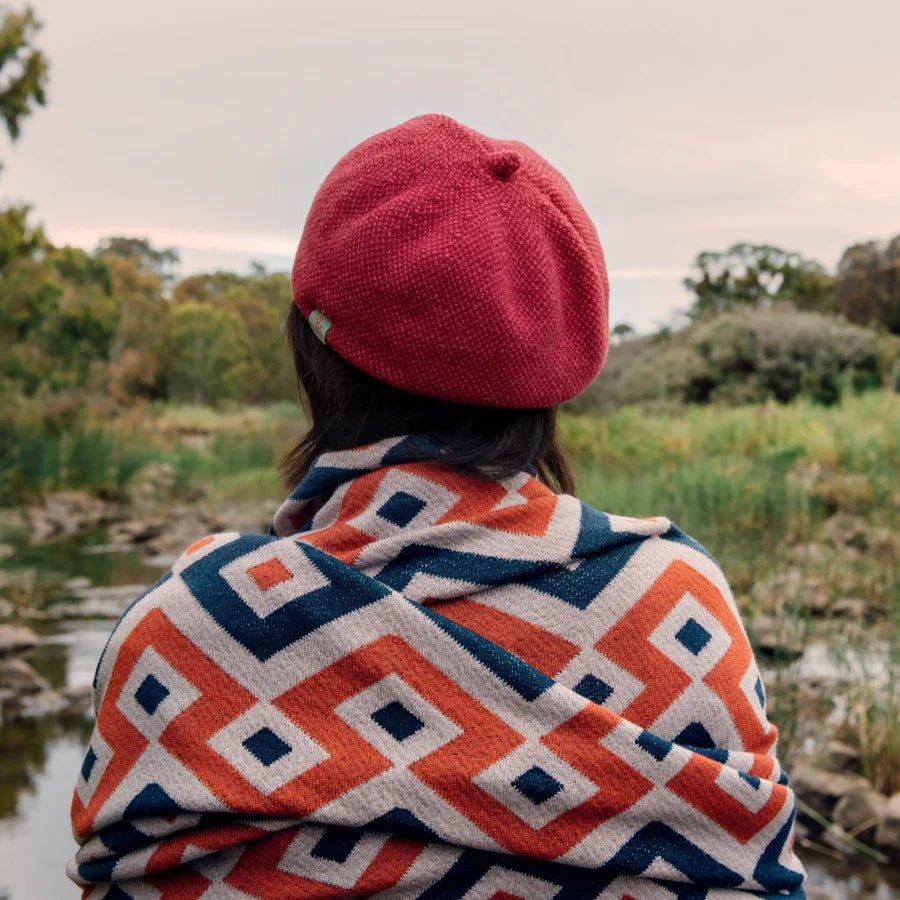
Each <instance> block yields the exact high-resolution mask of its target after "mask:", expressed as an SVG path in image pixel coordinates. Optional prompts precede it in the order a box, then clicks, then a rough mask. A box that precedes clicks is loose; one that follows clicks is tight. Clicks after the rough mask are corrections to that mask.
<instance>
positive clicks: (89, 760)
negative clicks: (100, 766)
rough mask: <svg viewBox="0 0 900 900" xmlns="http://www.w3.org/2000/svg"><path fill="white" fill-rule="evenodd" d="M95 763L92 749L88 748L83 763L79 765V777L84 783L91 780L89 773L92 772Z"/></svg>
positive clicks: (95, 759) (95, 758)
mask: <svg viewBox="0 0 900 900" xmlns="http://www.w3.org/2000/svg"><path fill="white" fill-rule="evenodd" d="M96 763H97V754H96V753H94V748H93V747H88V752H87V753H86V754H85V757H84V762H83V763H82V764H81V777H82V778H83V779H84V780H85V781H90V780H91V772H93V771H94V766H95V765H96Z"/></svg>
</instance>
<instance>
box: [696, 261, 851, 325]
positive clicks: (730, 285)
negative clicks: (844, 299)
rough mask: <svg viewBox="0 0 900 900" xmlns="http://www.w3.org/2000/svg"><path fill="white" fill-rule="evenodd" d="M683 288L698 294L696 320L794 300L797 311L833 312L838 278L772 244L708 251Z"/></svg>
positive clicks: (816, 264)
mask: <svg viewBox="0 0 900 900" xmlns="http://www.w3.org/2000/svg"><path fill="white" fill-rule="evenodd" d="M693 268H694V271H693V272H692V274H691V275H689V276H688V277H687V278H685V279H684V286H685V287H686V288H687V289H688V290H689V291H691V293H693V295H694V305H693V307H692V309H691V312H690V315H691V318H693V319H698V318H703V317H705V316H707V315H715V314H717V313H721V312H726V311H730V310H735V309H741V308H753V309H755V308H758V307H763V306H769V305H771V304H772V303H774V302H775V301H790V302H791V303H792V304H793V305H794V306H795V307H797V308H798V309H805V310H812V311H817V312H830V311H832V310H833V308H834V279H833V278H832V276H830V275H829V274H828V273H827V272H826V271H825V269H824V268H823V267H822V266H821V265H820V264H819V263H817V262H816V261H815V260H811V259H806V258H804V257H803V256H801V255H800V254H799V253H795V252H792V251H788V250H783V249H782V248H781V247H774V246H772V245H769V244H735V245H733V246H732V247H729V248H728V249H727V250H726V251H724V252H709V251H704V252H703V253H700V254H698V256H697V258H696V259H695V260H694V267H693Z"/></svg>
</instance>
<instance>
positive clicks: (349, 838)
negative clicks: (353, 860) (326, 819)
mask: <svg viewBox="0 0 900 900" xmlns="http://www.w3.org/2000/svg"><path fill="white" fill-rule="evenodd" d="M362 836H363V831H362V829H361V828H346V827H344V826H342V825H329V826H328V828H326V829H325V831H324V832H322V837H320V838H319V840H318V841H316V846H315V847H313V848H312V850H310V851H309V855H310V856H314V857H315V858H316V859H327V860H330V861H331V862H336V863H342V862H346V860H347V857H348V856H349V855H350V854H351V853H352V852H353V848H354V847H355V846H356V845H357V844H358V843H359V841H360V839H361V838H362Z"/></svg>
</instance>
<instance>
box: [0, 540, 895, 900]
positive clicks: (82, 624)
mask: <svg viewBox="0 0 900 900" xmlns="http://www.w3.org/2000/svg"><path fill="white" fill-rule="evenodd" d="M104 539H105V538H104V535H103V534H102V533H94V534H90V535H86V536H79V537H76V538H69V539H66V540H62V541H57V542H55V543H53V544H45V545H41V546H36V547H31V546H27V545H24V544H21V543H18V544H15V543H14V544H13V552H12V554H11V555H9V556H8V557H7V558H5V559H3V560H2V561H0V566H2V570H0V574H2V575H3V580H2V581H0V588H2V590H0V597H2V599H0V621H8V620H9V619H10V618H11V617H15V618H17V619H19V620H23V621H25V622H27V624H29V625H30V626H31V627H32V628H34V630H35V631H37V632H39V634H40V635H41V642H40V644H39V645H38V647H37V648H36V649H35V650H34V651H33V652H32V653H31V654H30V655H29V657H28V659H29V661H30V662H31V663H32V665H33V666H34V667H35V668H36V669H37V670H38V671H39V672H40V674H41V675H43V676H44V678H46V679H47V680H48V681H49V682H50V684H51V686H52V687H54V688H62V687H65V686H73V687H80V686H87V685H89V684H90V683H91V680H92V678H93V674H94V667H95V666H96V663H97V659H98V657H99V656H100V653H101V651H102V649H103V646H104V644H105V642H106V638H107V636H108V634H109V631H110V629H111V627H112V624H113V622H114V620H115V618H116V616H117V615H118V613H119V611H120V610H121V609H122V608H123V607H124V606H125V605H126V604H127V602H128V600H130V599H131V598H132V597H133V596H135V595H136V594H137V593H138V592H139V591H140V590H141V587H142V585H145V584H148V583H150V582H152V581H154V580H155V579H156V577H157V576H158V575H159V574H160V572H161V571H162V570H163V569H164V568H165V566H166V565H167V563H168V562H169V561H167V560H162V559H159V560H155V561H150V562H148V561H146V560H144V559H142V558H141V557H140V556H138V555H137V554H135V553H131V552H121V551H119V550H113V549H112V548H108V547H107V546H106V545H104V543H103V542H104ZM26 611H30V612H31V613H32V615H31V616H30V617H24V614H25V612H26ZM23 617H24V618H23ZM815 652H816V653H817V654H819V655H821V652H822V651H821V648H818V649H817V650H816V651H815ZM817 658H818V657H817ZM90 729H91V723H90V719H89V718H88V717H87V716H85V715H82V714H73V713H71V712H69V713H67V712H52V713H48V714H45V715H41V716H32V717H28V718H18V719H7V720H4V721H3V722H2V724H0V900H58V898H63V897H69V896H71V897H76V896H78V892H77V889H76V888H75V887H74V885H72V884H71V882H69V881H68V880H67V879H66V876H65V871H64V867H65V863H66V860H67V859H69V858H70V857H71V855H72V854H73V852H74V850H75V844H74V841H73V839H72V834H71V830H70V824H69V802H70V798H71V794H72V788H73V785H74V783H75V775H76V772H77V771H78V768H79V767H80V766H81V762H82V759H83V757H84V753H85V750H86V745H87V740H88V738H89V735H90ZM804 861H805V863H806V864H807V867H808V869H809V872H810V885H811V886H814V887H815V888H816V890H817V891H818V893H815V896H816V897H817V898H834V900H857V898H860V900H862V898H866V900H900V879H898V878H897V876H896V875H895V874H893V873H889V872H887V871H886V870H885V869H884V868H879V867H877V866H875V865H872V864H867V863H864V862H860V861H856V860H854V861H853V862H852V863H850V862H847V861H845V860H837V859H831V858H829V857H827V856H824V855H820V854H817V853H813V852H810V851H807V852H806V854H805V856H804ZM888 881H891V882H892V883H893V884H892V885H889V883H888Z"/></svg>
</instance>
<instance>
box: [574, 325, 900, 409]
mask: <svg viewBox="0 0 900 900" xmlns="http://www.w3.org/2000/svg"><path fill="white" fill-rule="evenodd" d="M891 341H892V339H891V338H890V337H885V336H882V335H880V334H879V333H878V332H875V331H873V330H871V329H868V328H862V327H860V326H858V325H852V324H850V323H849V322H846V321H845V320H843V319H840V318H837V317H835V316H829V315H822V314H819V313H809V312H797V311H794V310H786V309H775V308H770V309H765V310H753V311H746V312H736V313H728V314H725V315H721V316H717V317H715V318H713V319H709V320H705V321H703V322H700V323H697V324H695V325H693V326H691V327H690V328H687V329H685V330H684V331H681V332H678V333H676V334H674V335H655V336H652V337H645V338H639V339H636V340H632V341H627V342H624V343H622V344H620V345H618V346H615V347H613V348H612V349H611V351H610V355H609V361H608V363H607V366H606V368H605V370H604V371H603V373H601V375H600V376H599V378H598V379H597V380H596V381H595V382H594V384H593V385H591V387H590V388H588V390H587V391H586V392H585V393H584V394H583V395H582V396H581V397H580V398H578V400H577V401H576V402H575V403H574V404H573V408H574V409H575V410H576V411H587V410H589V409H592V408H598V407H599V408H601V409H602V408H606V409H608V408H612V407H616V406H620V405H623V404H632V403H646V402H648V401H651V402H655V403H660V402H683V403H710V402H715V403H722V404H727V405H735V404H743V403H761V402H765V401H766V400H770V399H774V400H777V401H778V402H779V403H788V402H790V401H791V400H793V399H794V398H795V397H798V396H802V397H808V398H810V399H812V400H814V401H816V402H818V403H824V404H832V403H835V402H837V401H838V400H839V399H840V397H841V395H842V394H844V393H848V392H858V391H862V390H866V389H869V388H874V387H878V386H880V385H881V384H882V382H883V381H884V380H885V379H887V378H888V377H889V371H890V365H891V363H890V362H889V360H892V359H893V358H895V357H896V347H891V348H889V349H888V350H886V349H885V344H886V343H890V342H891Z"/></svg>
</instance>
